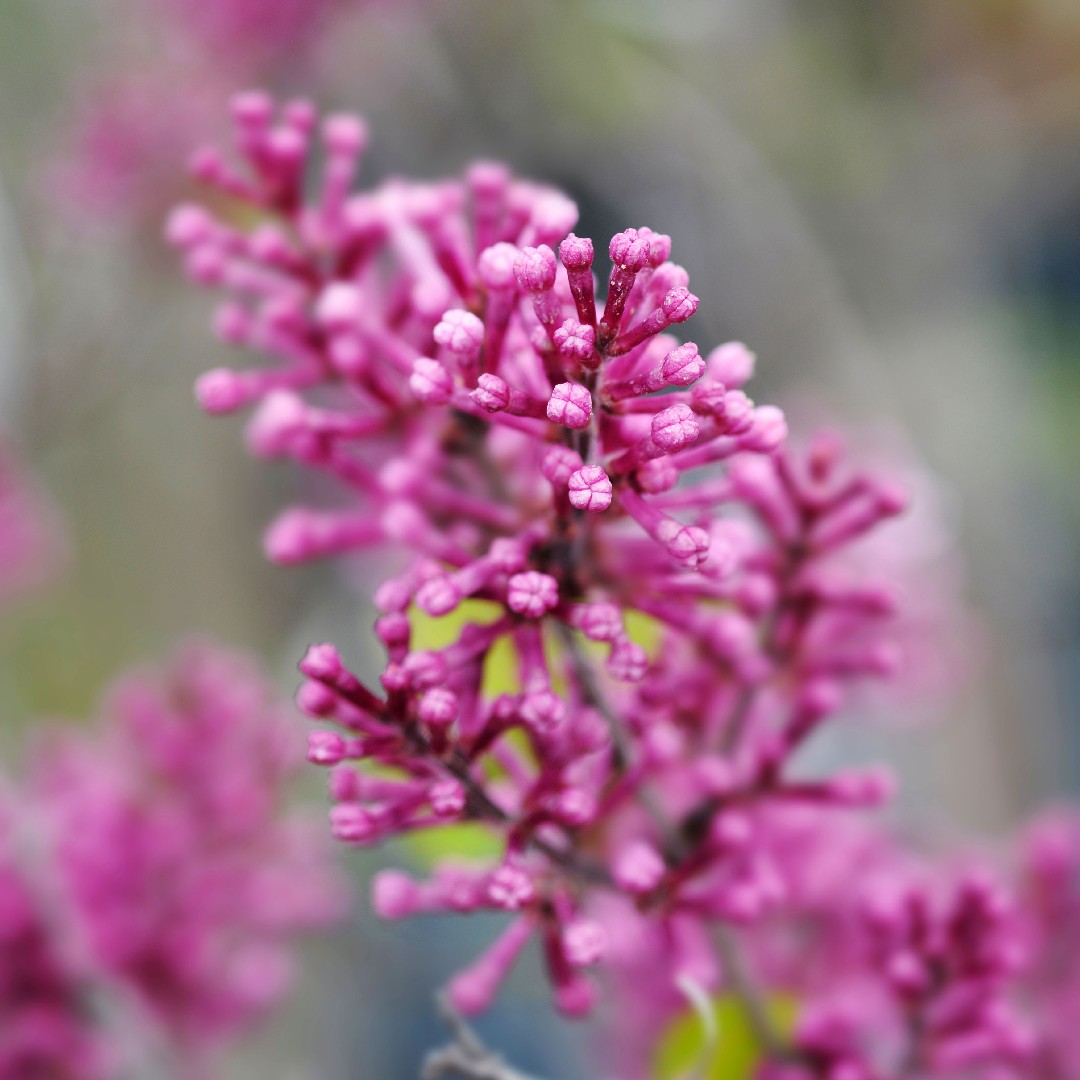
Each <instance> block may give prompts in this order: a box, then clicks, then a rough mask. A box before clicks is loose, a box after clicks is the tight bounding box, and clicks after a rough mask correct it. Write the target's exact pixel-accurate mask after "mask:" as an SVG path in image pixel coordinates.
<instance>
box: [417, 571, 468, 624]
mask: <svg viewBox="0 0 1080 1080" xmlns="http://www.w3.org/2000/svg"><path fill="white" fill-rule="evenodd" d="M462 599H463V598H462V595H461V590H460V589H459V588H458V587H457V585H455V584H454V582H453V580H452V579H451V578H449V577H448V576H446V575H445V574H440V575H439V576H438V577H433V578H428V580H427V581H425V582H424V584H423V585H421V586H420V588H419V589H417V590H416V603H417V606H418V607H419V608H420V609H421V610H422V611H424V612H426V613H427V614H428V615H431V616H432V617H433V618H436V619H437V618H438V617H439V616H440V615H445V614H447V613H448V612H450V611H453V610H454V608H456V607H457V606H458V604H460V603H461V601H462Z"/></svg>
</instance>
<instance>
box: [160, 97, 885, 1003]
mask: <svg viewBox="0 0 1080 1080" xmlns="http://www.w3.org/2000/svg"><path fill="white" fill-rule="evenodd" d="M234 119H235V123H236V130H237V140H236V141H237V148H238V151H239V154H240V159H241V160H240V162H239V165H236V164H233V163H230V162H229V161H228V160H227V159H226V158H225V157H224V156H222V155H220V154H218V153H217V152H215V151H212V150H204V151H201V152H199V153H198V154H197V155H196V158H195V161H194V168H195V171H196V174H197V175H198V176H199V177H200V178H201V179H202V180H204V181H206V182H207V183H208V184H210V185H211V186H212V187H213V188H215V189H216V191H217V193H218V194H219V195H220V196H223V197H225V200H226V201H225V202H224V203H223V204H219V205H224V206H228V205H230V203H231V204H232V205H235V206H237V208H238V210H242V216H241V215H240V214H238V215H237V216H235V217H230V216H229V214H228V212H227V211H218V212H217V213H216V214H215V213H211V212H210V211H209V210H207V209H203V208H201V207H196V206H184V207H181V208H179V209H178V210H177V211H176V212H175V213H174V214H173V216H172V217H171V219H170V221H169V224H168V229H167V232H168V237H169V239H170V240H171V241H172V242H173V243H174V244H176V245H177V246H178V247H179V248H180V249H181V251H182V252H183V255H184V260H185V264H186V267H187V270H188V272H189V274H190V275H191V276H192V277H193V278H194V279H195V280H196V281H198V282H199V283H201V284H204V285H208V286H212V287H215V288H219V289H223V290H225V291H226V292H227V293H228V294H229V296H228V299H227V300H226V301H225V302H224V304H223V306H222V307H221V308H220V310H219V312H218V316H217V319H216V325H217V328H218V332H219V334H220V335H221V336H222V337H223V338H224V339H225V340H226V341H228V342H230V343H233V344H238V345H246V346H250V347H252V348H255V349H257V350H260V351H263V352H267V353H270V354H272V355H273V356H274V357H275V359H276V361H277V363H276V365H275V366H273V367H269V368H265V367H264V368H249V369H246V370H243V371H235V370H228V369H218V370H215V371H212V372H209V373H208V374H206V375H204V376H203V377H202V378H201V379H200V380H199V383H198V386H197V396H198V399H199V401H200V402H201V404H202V405H203V407H204V408H205V409H207V410H208V411H210V412H214V413H222V412H231V411H233V410H236V409H239V408H241V407H243V406H248V405H256V406H257V407H256V411H255V413H254V415H253V417H252V419H251V422H250V426H249V428H248V438H249V445H250V447H251V448H252V450H253V451H254V452H255V453H257V454H259V455H263V456H268V457H269V456H285V457H291V458H293V459H295V460H296V461H298V462H300V463H301V464H303V465H306V466H309V467H314V468H317V469H320V470H323V471H325V472H328V473H329V474H331V475H332V476H334V477H336V478H337V479H338V480H339V481H340V482H341V484H342V486H343V488H344V489H345V490H346V491H347V492H349V494H350V496H351V498H350V500H349V501H348V502H346V503H345V504H344V505H342V506H339V507H337V508H333V509H325V508H320V509H316V508H311V507H294V508H291V509H289V510H287V511H286V512H285V513H284V514H283V515H282V516H281V517H280V518H279V519H278V520H277V521H276V522H275V523H274V524H273V525H272V526H271V528H270V529H269V531H268V534H267V538H266V550H267V553H268V555H269V557H270V558H271V559H272V560H274V561H276V562H279V563H283V564H291V563H297V562H302V561H305V560H308V559H312V558H316V557H320V556H326V555H341V554H349V553H352V552H357V551H375V552H380V551H381V552H382V553H383V557H384V559H385V562H386V565H387V566H389V567H391V568H392V576H391V577H389V578H388V579H387V580H385V581H384V582H383V583H382V584H381V585H379V587H378V588H377V589H376V590H375V603H376V606H377V607H378V609H379V611H380V616H379V618H378V620H377V622H376V625H375V631H376V634H377V636H378V639H379V640H380V642H381V644H382V646H383V648H384V649H385V651H386V656H387V663H386V667H385V670H384V671H383V674H382V676H381V686H380V687H379V688H378V689H373V688H372V687H370V686H367V685H364V684H363V683H362V682H361V680H360V679H358V678H357V677H356V675H355V674H353V673H352V672H351V671H350V670H349V669H348V668H347V666H346V665H345V663H344V662H343V660H342V659H341V657H340V655H339V653H338V651H337V650H336V649H335V648H334V647H333V646H330V645H318V646H314V647H312V648H311V649H310V650H309V652H308V654H307V656H306V657H305V658H304V660H303V661H302V662H301V665H300V668H301V671H302V673H303V674H304V676H305V678H306V681H305V683H304V685H303V687H302V688H301V690H300V694H299V702H300V705H301V707H302V708H303V709H304V711H305V712H307V713H308V714H309V715H311V716H313V717H316V718H318V719H320V720H325V721H328V722H330V723H331V724H332V725H334V726H333V727H330V728H325V729H321V730H319V731H316V732H314V733H313V734H312V736H311V740H310V747H309V757H310V759H311V760H312V761H314V762H316V763H318V764H320V765H324V766H329V767H331V768H332V773H331V784H330V787H331V794H332V798H333V800H334V804H335V805H334V808H333V810H332V813H331V823H332V830H333V833H334V835H335V836H337V837H338V838H339V839H341V840H343V841H345V842H347V843H351V844H358V845H370V844H374V843H377V842H379V841H382V840H384V839H387V838H390V837H393V836H399V835H402V834H405V833H408V832H411V831H414V830H418V829H430V828H439V827H441V826H444V825H448V824H453V823H460V822H465V821H471V822H477V821H478V822H483V823H486V824H487V825H488V826H490V827H491V829H492V830H493V832H495V833H496V834H497V835H499V836H501V837H502V838H503V841H504V844H503V854H502V857H501V858H500V859H499V860H498V861H497V862H495V863H494V864H492V865H490V866H487V867H483V868H470V869H468V870H465V869H461V868H459V867H454V866H446V867H442V868H440V869H439V870H437V871H436V873H435V875H434V877H433V878H432V879H431V880H430V881H426V882H417V881H414V880H412V879H411V878H409V877H407V876H406V875H404V874H402V873H399V872H397V871H389V872H387V873H386V874H384V875H383V876H381V877H380V878H379V879H378V880H377V882H376V886H375V904H376V907H377V908H378V910H379V911H380V912H381V913H382V914H384V915H387V916H390V917H399V916H404V915H408V914H412V913H415V912H425V911H436V910H456V911H475V910H482V909H494V910H503V911H510V912H514V913H516V916H517V917H516V919H515V921H514V922H512V923H511V925H510V927H509V929H507V930H506V932H505V933H504V934H503V936H502V937H500V938H499V940H498V941H497V942H496V943H495V944H494V945H493V946H492V948H491V950H490V951H489V952H488V953H486V954H485V955H484V956H483V957H482V958H481V959H480V960H479V961H478V962H477V964H476V965H475V966H474V967H472V968H470V969H469V970H468V971H467V972H465V973H463V974H462V975H460V976H458V977H457V978H456V979H455V980H454V981H453V983H452V985H451V993H452V998H453V1000H454V1001H455V1003H456V1004H457V1005H458V1006H459V1007H460V1008H462V1009H463V1010H465V1011H476V1010H477V1009H480V1008H482V1007H484V1006H485V1005H487V1004H488V1002H489V1001H490V1000H491V998H492V996H493V994H494V993H495V991H496V989H497V987H498V985H499V983H500V981H501V979H502V977H503V976H504V975H505V974H506V972H507V971H508V969H509V967H510V964H511V963H512V962H513V959H514V957H515V956H516V955H517V953H518V952H519V951H520V949H521V948H522V946H523V945H524V944H525V943H526V941H527V940H529V939H530V938H532V937H534V936H535V937H538V938H539V939H540V940H541V942H542V945H543V950H544V955H545V957H546V959H547V966H548V970H549V972H550V975H551V979H552V982H553V986H554V991H555V1000H556V1002H557V1003H558V1004H559V1006H560V1007H561V1008H562V1009H564V1010H565V1011H567V1012H570V1013H579V1012H582V1011H584V1010H586V1009H587V1008H588V1007H589V1005H590V1003H591V1000H592V997H593V987H592V984H591V983H590V982H589V981H588V980H587V979H586V978H585V977H584V976H583V975H582V969H583V968H586V967H589V966H591V965H593V964H594V963H597V962H598V961H600V960H602V959H603V956H604V953H605V950H606V948H607V947H608V944H609V939H610V932H609V928H608V927H606V926H605V925H604V923H603V921H602V920H600V919H597V918H594V917H592V916H591V914H590V910H591V908H590V905H591V901H592V897H593V896H594V895H595V894H597V893H601V892H609V893H610V892H614V893H615V894H617V895H618V896H620V897H621V898H623V899H624V900H626V901H627V902H628V903H630V904H632V905H633V906H634V907H635V908H636V909H637V910H639V911H641V912H644V913H647V914H648V915H649V917H650V918H652V919H653V920H654V921H656V922H658V923H663V922H665V920H671V919H690V920H692V921H695V920H696V921H697V922H700V923H701V924H703V925H707V924H709V923H711V922H715V921H721V922H726V923H732V924H736V925H744V924H747V923H751V922H753V921H754V920H755V919H758V918H759V917H761V916H762V915H764V914H765V913H767V912H768V911H770V910H772V909H774V908H775V907H776V906H777V905H778V904H780V903H782V902H783V899H784V896H783V887H782V876H781V874H780V873H779V872H778V868H777V867H776V866H775V865H774V863H773V862H772V861H770V860H769V859H768V858H767V857H766V856H765V854H763V852H762V850H760V848H761V845H760V844H758V843H757V839H758V834H759V831H760V830H761V829H762V828H763V826H762V824H761V817H762V815H763V814H765V813H767V812H768V810H769V808H771V807H774V806H776V805H778V804H810V805H815V806H821V805H826V806H831V807H836V808H847V807H853V806H865V805H874V804H877V803H879V802H880V801H881V800H882V799H883V798H884V797H885V796H886V795H887V793H888V790H889V787H890V784H889V780H888V777H887V776H886V775H885V774H883V773H882V772H881V771H880V770H876V769H870V770H855V771H847V772H841V773H838V774H836V775H832V776H828V777H825V778H816V777H807V776H804V775H802V774H801V773H800V772H799V770H798V769H797V768H796V767H795V765H794V764H793V762H794V759H795V758H796V756H797V754H798V751H799V750H800V749H801V747H802V746H803V744H804V743H805V742H806V741H807V740H808V739H809V738H810V737H811V736H812V735H813V734H814V732H815V731H816V730H817V729H818V728H819V727H820V725H821V724H822V723H823V722H825V721H826V720H828V719H829V718H830V717H831V716H833V715H834V714H835V713H836V712H837V711H838V710H839V709H840V708H841V707H842V704H843V701H844V697H845V692H846V689H847V687H849V686H850V685H852V684H853V683H855V682H857V681H859V680H862V679H863V678H865V677H867V676H878V675H882V674H888V673H890V672H891V671H892V670H893V669H894V668H895V666H896V664H897V659H898V658H897V656H896V655H895V652H894V651H893V650H892V649H891V648H890V647H889V645H888V641H887V633H886V632H885V630H884V627H885V626H886V625H887V622H888V617H889V616H890V614H891V612H892V609H893V597H892V595H891V593H890V591H889V589H888V588H887V583H886V584H885V585H878V584H872V583H871V584H868V583H867V582H866V581H865V580H862V579H861V578H860V579H859V580H857V581H856V580H850V579H847V578H845V576H844V574H843V559H842V554H843V551H844V549H845V547H846V546H848V545H851V544H853V543H855V542H857V541H859V540H860V539H861V538H862V537H863V536H865V535H866V534H867V533H869V532H870V531H871V530H873V529H875V528H876V527H877V526H878V525H879V524H880V523H882V522H883V521H885V520H886V519H888V518H890V517H892V516H894V515H896V514H897V513H899V512H900V511H901V510H902V508H903V505H904V498H903V495H902V493H901V492H899V491H898V490H897V489H896V487H895V485H893V484H891V483H889V482H888V481H884V480H881V479H878V478H875V477H873V476H871V475H867V474H865V473H864V472H862V471H860V470H858V469H856V468H853V467H851V466H850V465H849V464H848V462H847V461H846V460H845V458H844V455H843V453H842V452H841V450H840V447H839V445H838V444H837V442H836V441H835V440H833V439H830V438H823V439H819V440H816V441H815V442H813V443H812V444H811V445H810V446H809V448H808V449H806V450H805V451H802V452H795V451H791V450H788V449H787V448H786V446H785V439H786V426H785V423H784V418H783V415H782V414H781V413H780V411H779V410H778V409H776V408H774V407H771V406H756V405H755V404H754V403H753V402H752V401H751V400H750V398H749V397H747V395H746V393H745V392H744V390H743V387H744V385H745V384H746V383H747V381H748V380H749V379H750V377H751V375H752V374H753V368H754V356H753V354H752V353H750V352H749V350H747V349H746V347H745V346H743V345H741V344H739V343H729V344H725V345H721V346H719V347H718V348H716V349H713V350H712V351H711V352H708V353H707V354H705V355H702V354H701V353H700V351H699V349H698V347H697V346H696V345H695V344H693V343H690V342H685V343H680V341H679V340H678V339H676V338H675V337H673V336H672V335H671V334H670V333H669V332H668V331H669V330H670V329H671V328H672V327H674V326H676V325H678V324H681V323H683V322H685V321H686V320H687V319H689V318H690V317H691V316H692V315H693V314H694V312H695V311H696V309H697V305H698V300H697V298H696V297H695V296H694V295H693V294H692V293H691V292H690V291H689V289H688V280H687V275H686V272H685V271H684V270H683V269H682V268H681V267H679V266H678V265H676V264H674V263H672V262H671V261H669V255H670V249H671V243H670V240H669V238H668V237H666V236H664V235H662V234H659V233H656V232H653V231H652V230H650V229H645V228H641V229H628V230H626V231H624V232H621V233H618V234H617V235H616V236H614V237H613V238H612V239H611V241H610V244H609V245H608V254H609V257H610V268H609V269H607V270H606V276H607V288H606V293H605V295H604V296H603V297H602V298H601V297H600V296H598V288H597V281H596V276H595V271H594V261H595V251H594V245H593V243H592V241H591V240H588V239H586V238H582V237H578V236H576V235H575V234H574V233H572V232H570V229H572V228H573V227H574V226H575V224H576V220H577V210H576V207H575V206H574V204H573V203H572V202H571V201H570V200H569V199H568V198H566V197H565V196H564V195H562V194H560V193H559V192H556V191H553V190H551V189H547V188H543V187H539V186H537V185H534V184H530V183H526V182H523V181H520V180H515V179H514V178H512V177H511V175H510V174H509V172H508V171H507V170H506V169H505V168H503V167H501V166H498V165H493V164H478V165H474V166H473V167H471V168H470V169H469V170H468V172H467V173H466V175H465V177H464V178H463V179H461V180H447V181H440V182H435V183H412V182H407V181H403V180H391V181H387V182H385V183H383V184H381V185H380V186H378V187H376V188H374V189H373V190H371V191H367V192H363V193H359V194H357V193H353V192H352V190H351V188H352V183H353V180H354V176H355V173H356V171H357V165H358V161H359V158H360V156H361V154H362V151H363V149H364V146H365V144H366V141H367V136H366V132H365V129H364V127H363V125H362V124H361V123H360V122H359V121H357V120H355V119H354V118H351V117H345V116H333V117H330V118H328V119H326V120H325V121H324V122H323V123H322V124H321V126H320V125H318V124H317V123H316V118H315V114H314V112H313V110H312V108H311V107H310V106H309V105H308V104H306V103H305V102H292V103H290V104H287V105H285V106H284V107H283V108H281V109H275V107H274V106H273V104H272V103H271V101H270V100H269V99H267V98H266V97H265V96H263V95H261V94H254V93H252V94H245V95H242V96H241V97H239V98H238V99H236V101H235V103H234ZM312 157H321V159H322V169H321V179H320V180H319V181H318V182H317V183H316V185H315V189H314V193H313V194H312V195H309V194H308V193H307V189H306V187H305V184H306V182H307V181H308V180H309V178H310V176H311V174H312V167H311V159H312ZM253 211H254V212H256V213H257V214H258V215H259V223H258V224H256V225H254V226H252V225H251V224H250V221H251V215H252V212H253ZM466 601H483V602H485V603H484V604H481V605H480V607H481V608H482V610H483V612H484V615H483V616H480V615H476V617H475V619H474V620H472V621H470V619H469V617H468V616H465V617H464V618H463V619H461V620H460V621H461V622H464V625H463V627H462V628H461V629H460V632H459V635H458V637H457V638H456V640H454V641H453V642H451V643H450V644H448V645H446V646H445V647H443V648H441V649H422V648H414V647H413V646H412V644H411V642H412V639H413V636H414V629H415V622H416V619H417V617H418V616H422V617H424V618H427V619H432V618H434V619H439V618H443V617H446V616H448V615H450V614H451V613H453V612H454V611H455V609H457V608H459V607H460V606H461V605H462V604H463V603H465V602H466ZM470 610H471V611H473V612H475V611H476V610H477V608H476V605H475V604H474V605H473V606H472V608H471V609H466V611H470ZM643 624H644V625H645V626H647V628H648V631H647V634H645V635H642V634H641V633H638V632H636V631H635V627H640V626H641V625H643ZM506 644H509V646H510V649H509V654H510V655H511V656H512V657H513V660H512V664H513V665H514V666H515V668H516V671H515V672H514V675H515V676H516V678H515V680H514V686H515V689H514V691H513V692H508V693H501V694H491V693H489V692H488V691H487V690H486V687H485V670H486V668H488V667H489V666H490V664H489V661H490V658H491V657H492V656H493V654H495V653H496V650H497V649H498V648H501V649H502V651H503V653H504V654H505V653H506V652H507V650H506V649H505V647H504V646H505V645H506ZM368 766H373V768H368Z"/></svg>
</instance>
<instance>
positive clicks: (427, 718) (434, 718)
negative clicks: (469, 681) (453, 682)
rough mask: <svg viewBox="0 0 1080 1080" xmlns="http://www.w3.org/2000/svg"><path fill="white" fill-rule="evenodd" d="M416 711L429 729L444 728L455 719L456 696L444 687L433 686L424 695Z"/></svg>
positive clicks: (456, 708)
mask: <svg viewBox="0 0 1080 1080" xmlns="http://www.w3.org/2000/svg"><path fill="white" fill-rule="evenodd" d="M416 711H417V714H418V715H419V717H420V719H421V720H423V721H424V723H425V724H428V725H430V726H431V727H446V726H448V725H449V724H452V723H453V722H454V720H455V719H456V717H457V714H458V697H457V694H455V693H454V691H453V690H450V689H449V688H447V687H445V686H433V687H432V688H431V689H430V690H428V691H426V692H425V693H424V696H423V697H422V698H421V699H420V703H419V705H418V706H417V709H416Z"/></svg>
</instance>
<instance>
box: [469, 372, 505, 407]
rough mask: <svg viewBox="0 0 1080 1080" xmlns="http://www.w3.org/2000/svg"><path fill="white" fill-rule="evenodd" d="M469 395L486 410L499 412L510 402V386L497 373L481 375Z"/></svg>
mask: <svg viewBox="0 0 1080 1080" xmlns="http://www.w3.org/2000/svg"><path fill="white" fill-rule="evenodd" d="M469 397H471V398H472V399H473V401H475V402H476V404H477V405H479V406H480V408H481V409H486V410H487V411H488V412H501V411H502V410H503V409H505V408H506V407H507V406H508V405H509V404H510V387H509V386H507V385H506V383H505V382H504V381H503V380H502V379H500V378H499V376H498V375H489V374H484V375H481V376H480V378H479V379H478V380H477V386H476V389H475V390H473V391H471V392H470V394H469Z"/></svg>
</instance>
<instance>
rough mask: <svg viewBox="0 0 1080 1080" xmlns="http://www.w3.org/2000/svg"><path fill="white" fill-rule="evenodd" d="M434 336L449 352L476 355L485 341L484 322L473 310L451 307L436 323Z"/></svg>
mask: <svg viewBox="0 0 1080 1080" xmlns="http://www.w3.org/2000/svg"><path fill="white" fill-rule="evenodd" d="M434 336H435V340H436V342H437V343H438V344H440V345H442V346H443V348H445V349H447V350H448V351H449V352H452V353H456V354H458V355H461V356H475V355H476V353H478V352H479V351H480V346H481V345H483V343H484V324H483V322H482V321H481V320H480V319H479V318H478V317H477V316H476V315H474V314H473V313H472V312H471V311H463V310H462V309H461V308H451V310H450V311H447V312H446V313H445V314H444V315H443V317H442V319H441V320H440V321H439V323H438V324H437V325H436V327H435V331H434Z"/></svg>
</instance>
